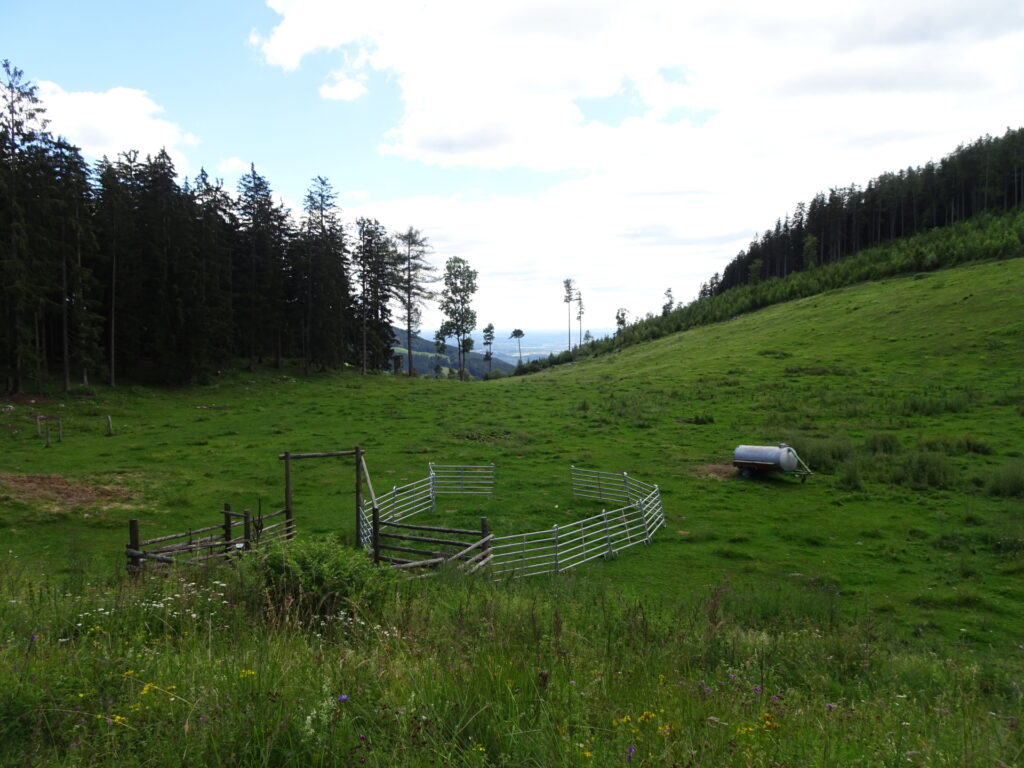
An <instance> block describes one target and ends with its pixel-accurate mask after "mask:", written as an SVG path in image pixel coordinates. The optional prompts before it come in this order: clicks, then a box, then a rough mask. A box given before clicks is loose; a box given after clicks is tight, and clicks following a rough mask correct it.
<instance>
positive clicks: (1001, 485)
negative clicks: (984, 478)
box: [988, 461, 1024, 497]
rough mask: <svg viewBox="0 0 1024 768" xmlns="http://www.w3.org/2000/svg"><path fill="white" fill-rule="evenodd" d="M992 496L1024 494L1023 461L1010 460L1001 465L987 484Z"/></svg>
mask: <svg viewBox="0 0 1024 768" xmlns="http://www.w3.org/2000/svg"><path fill="white" fill-rule="evenodd" d="M988 490H989V493H991V494H992V495H993V496H1006V497H1021V496H1024V461H1011V462H1008V463H1007V464H1005V465H1004V466H1003V468H1002V469H1001V470H999V472H998V473H997V474H996V476H995V477H993V478H992V482H991V483H989V486H988Z"/></svg>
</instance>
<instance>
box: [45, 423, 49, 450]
mask: <svg viewBox="0 0 1024 768" xmlns="http://www.w3.org/2000/svg"><path fill="white" fill-rule="evenodd" d="M46 447H47V448H49V447H50V424H49V422H47V424H46Z"/></svg>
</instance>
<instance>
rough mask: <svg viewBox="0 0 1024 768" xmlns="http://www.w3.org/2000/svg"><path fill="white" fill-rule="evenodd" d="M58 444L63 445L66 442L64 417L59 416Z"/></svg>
mask: <svg viewBox="0 0 1024 768" xmlns="http://www.w3.org/2000/svg"><path fill="white" fill-rule="evenodd" d="M57 442H58V443H63V442H64V417H63V416H58V417H57Z"/></svg>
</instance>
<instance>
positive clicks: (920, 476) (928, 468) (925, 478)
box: [889, 451, 956, 491]
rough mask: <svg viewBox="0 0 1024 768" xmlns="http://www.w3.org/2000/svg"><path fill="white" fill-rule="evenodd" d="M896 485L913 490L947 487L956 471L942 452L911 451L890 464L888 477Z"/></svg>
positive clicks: (950, 484)
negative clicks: (898, 460) (900, 459)
mask: <svg viewBox="0 0 1024 768" xmlns="http://www.w3.org/2000/svg"><path fill="white" fill-rule="evenodd" d="M889 479H890V480H891V481H892V482H893V483H895V484H896V485H904V486H906V487H908V488H912V489H914V490H919V491H924V490H928V489H929V488H949V487H951V486H952V485H953V484H954V482H955V479H956V472H955V471H954V469H953V465H952V464H950V463H949V459H947V458H946V456H945V455H944V454H941V453H937V452H935V451H913V452H911V453H909V454H907V455H906V456H905V457H904V458H903V461H901V462H898V463H895V464H893V465H892V469H891V472H890V478H889Z"/></svg>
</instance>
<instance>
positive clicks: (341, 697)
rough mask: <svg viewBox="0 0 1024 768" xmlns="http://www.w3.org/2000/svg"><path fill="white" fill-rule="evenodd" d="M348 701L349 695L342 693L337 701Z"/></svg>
mask: <svg viewBox="0 0 1024 768" xmlns="http://www.w3.org/2000/svg"><path fill="white" fill-rule="evenodd" d="M348 699H349V695H348V694H347V693H343V694H341V696H339V697H338V701H340V702H342V703H344V702H346V701H348Z"/></svg>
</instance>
